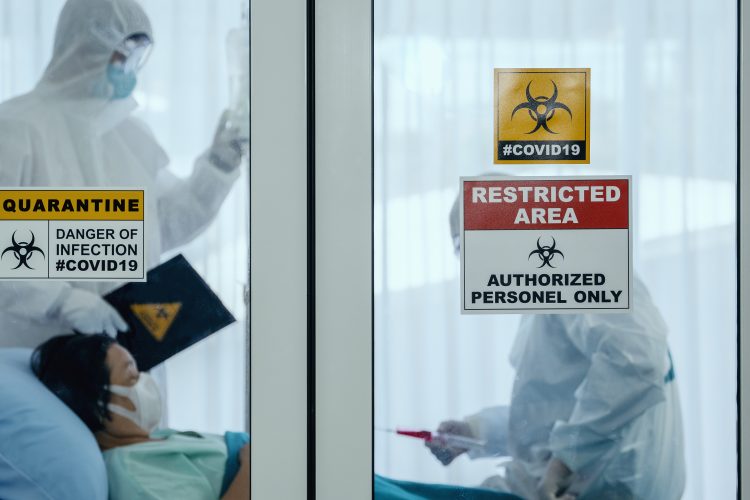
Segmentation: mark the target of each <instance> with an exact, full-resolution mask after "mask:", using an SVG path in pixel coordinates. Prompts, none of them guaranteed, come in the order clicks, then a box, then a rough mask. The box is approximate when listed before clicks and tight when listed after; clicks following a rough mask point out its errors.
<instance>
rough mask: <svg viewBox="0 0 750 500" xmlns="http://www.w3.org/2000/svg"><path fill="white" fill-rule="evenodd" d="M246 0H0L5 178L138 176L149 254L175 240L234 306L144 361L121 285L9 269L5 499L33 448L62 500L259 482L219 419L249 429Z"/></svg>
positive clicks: (1, 427)
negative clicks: (156, 359) (162, 358)
mask: <svg viewBox="0 0 750 500" xmlns="http://www.w3.org/2000/svg"><path fill="white" fill-rule="evenodd" d="M247 3H248V2H246V1H240V0H225V1H223V2H215V1H208V0H201V1H198V2H192V3H191V4H190V6H189V7H186V6H185V5H184V4H183V3H182V2H178V1H167V2H164V1H158V2H154V1H150V0H144V1H143V2H137V1H135V0H67V1H65V2H63V1H55V0H52V1H50V2H44V5H42V4H41V3H38V4H34V3H28V2H20V3H19V2H11V1H0V11H1V12H2V16H3V20H9V19H12V20H13V22H12V23H10V22H6V23H0V24H2V27H0V75H2V76H1V77H0V100H2V101H3V102H2V104H0V190H1V189H2V188H4V187H24V188H33V187H46V186H49V187H71V188H79V187H80V188H145V190H146V191H145V196H146V200H145V213H146V235H145V245H146V264H147V267H148V268H153V267H155V266H156V265H157V264H159V263H160V262H161V261H163V260H166V258H167V257H171V256H173V255H174V254H176V253H183V254H184V255H185V256H186V258H187V260H188V261H190V262H191V264H192V265H193V266H194V267H195V268H196V270H197V271H198V273H199V274H201V275H202V276H203V277H204V278H205V280H206V281H207V282H208V284H209V286H210V287H211V288H212V289H213V290H214V291H215V292H216V294H217V295H218V296H219V297H220V299H221V300H222V301H223V302H224V303H225V305H226V306H227V308H228V309H230V310H231V311H232V313H233V314H234V316H235V317H236V318H237V319H238V321H237V322H236V323H235V324H233V325H232V326H231V327H228V328H227V329H226V330H224V331H222V332H220V333H217V334H216V335H213V336H212V337H211V338H209V339H207V340H205V341H204V342H201V343H199V344H196V345H195V346H193V347H191V348H190V349H188V350H186V351H183V352H181V353H180V354H178V355H177V356H175V357H173V358H170V359H169V360H168V361H167V362H166V363H165V364H166V365H167V366H166V367H165V366H158V367H156V368H154V369H153V370H151V371H150V374H145V373H140V372H139V370H138V366H137V363H136V362H135V360H134V359H133V357H132V356H131V353H130V352H129V351H127V350H126V349H125V348H124V347H123V346H121V345H120V344H118V343H116V342H114V341H113V340H112V336H114V334H115V333H116V332H117V331H118V330H120V331H122V330H124V329H126V328H127V325H126V324H125V322H124V321H123V320H122V318H121V317H120V316H119V314H118V312H117V311H116V310H115V309H114V308H112V307H111V306H110V305H109V304H108V303H107V302H106V301H105V300H104V299H103V298H102V296H103V294H105V293H107V292H109V291H111V290H113V289H115V288H117V287H118V286H120V285H121V284H122V283H118V282H81V281H78V282H75V281H71V282H45V281H37V282H2V283H0V322H2V324H3V329H2V331H1V332H0V373H2V374H3V375H2V377H0V378H2V379H3V380H4V381H6V382H7V381H8V380H12V381H14V382H15V381H17V382H18V383H17V384H16V383H3V384H1V385H0V400H2V401H3V402H4V404H3V405H0V407H1V408H0V422H1V424H0V442H2V443H3V444H4V446H7V447H8V448H7V449H5V448H4V449H3V450H1V451H2V454H3V456H7V454H6V452H7V451H8V450H12V452H13V460H18V462H11V463H9V464H8V463H6V464H5V465H0V469H2V470H0V476H3V477H4V478H5V480H4V481H2V482H1V483H2V484H0V497H2V498H26V497H28V494H24V492H27V491H28V490H23V489H21V488H22V487H23V484H26V483H24V482H23V481H24V480H27V479H28V478H26V479H24V478H25V476H24V477H21V475H20V474H18V473H14V472H13V471H29V470H34V471H36V470H37V469H38V466H36V467H35V468H34V467H30V466H29V465H28V464H29V463H31V464H32V465H34V464H38V463H44V464H45V468H44V470H43V471H42V473H40V475H39V477H36V476H34V477H32V478H31V479H32V481H31V482H32V483H33V484H36V481H39V482H40V484H41V482H44V481H46V482H48V483H49V484H46V483H45V484H44V487H43V488H42V490H44V491H49V492H51V493H50V495H51V496H53V497H55V498H107V495H108V494H109V496H110V498H128V499H130V498H136V497H138V496H144V495H145V496H149V497H153V498H172V497H173V496H174V491H176V489H179V488H187V489H188V490H190V491H193V492H195V494H198V495H199V496H202V497H206V498H219V497H223V496H224V495H225V494H227V495H229V497H230V498H247V497H248V496H249V448H248V446H247V445H246V443H247V440H248V437H247V434H245V433H243V432H239V433H226V434H225V433H224V431H226V430H227V429H231V430H237V431H243V430H246V429H247V422H246V417H247V397H246V392H247V385H246V379H245V377H246V373H247V370H246V357H245V352H246V327H247V325H246V310H245V308H246V304H245V301H244V298H245V293H246V285H247V276H248V262H247V257H248V256H247V251H248V244H247V243H248V219H249V214H248V192H247V186H248V182H247V177H248V171H247V170H248V169H247V168H246V158H247V154H246V153H247V128H248V127H247V124H246V123H242V120H245V119H249V117H248V115H247V114H246V113H244V111H245V110H244V109H242V102H241V95H240V94H241V93H242V91H243V89H242V83H243V82H239V83H237V82H235V80H237V79H238V78H240V79H241V78H242V76H243V74H242V68H240V67H239V66H240V65H241V62H240V61H238V60H237V59H238V58H241V57H242V54H239V55H238V54H236V52H238V51H239V52H241V47H240V45H241V43H242V40H243V39H245V40H246V37H245V38H243V37H242V36H241V35H242V33H246V31H247V29H246V28H247V27H246V25H245V26H244V31H243V30H242V28H240V27H241V26H243V22H246V20H247V19H246V18H245V19H244V20H243V18H242V15H241V13H242V11H243V10H244V11H247ZM241 7H242V8H241ZM207 13H208V14H210V15H207ZM233 28H240V30H239V33H240V34H239V36H234V37H232V39H233V41H232V44H231V45H232V50H233V51H234V52H233V54H232V56H233V57H232V71H231V75H229V74H228V71H227V67H226V65H227V58H226V57H224V56H225V48H226V45H225V42H226V37H227V33H228V32H229V31H230V30H231V29H233ZM235 33H238V32H235ZM229 76H231V77H232V81H233V83H232V85H233V87H236V86H239V87H240V88H239V89H237V90H235V91H234V92H233V96H232V97H233V101H232V104H234V105H235V109H234V110H233V111H235V113H228V112H224V113H222V109H223V108H226V107H227V106H228V105H229V104H230V99H229V96H228V95H227V93H228V91H229V89H228V88H227V87H228V86H227V85H226V82H227V79H228V77H229ZM243 113H244V114H243ZM173 285H174V284H173ZM165 286H167V285H165ZM179 292H181V293H186V294H187V293H190V292H191V291H190V290H179ZM176 295H179V293H177V294H176ZM175 300H177V299H175ZM145 305H164V304H145ZM166 305H173V304H166ZM175 310H177V309H175ZM160 311H161V312H163V313H165V314H168V313H167V312H165V311H166V309H165V308H162V309H161V310H160ZM174 314H179V312H177V313H174ZM71 331H75V332H77V333H76V334H70V332H71ZM152 333H153V332H152ZM166 335H169V332H167V333H166ZM154 337H157V335H156V334H154ZM159 340H162V339H159ZM40 344H41V346H40ZM36 346H40V347H38V350H37V354H36V355H35V356H33V358H32V359H34V360H35V362H34V364H33V367H34V372H33V373H32V371H31V368H30V366H29V359H30V358H29V357H30V356H31V350H30V349H28V348H31V347H36ZM17 347H24V348H27V349H24V350H18V349H11V348H17ZM19 360H20V361H19ZM34 375H36V376H37V377H38V380H37V378H34ZM40 381H41V383H40ZM48 389H49V390H48ZM7 401H12V403H11V404H7ZM61 402H62V403H64V404H62V403H61ZM84 424H85V425H84ZM175 429H180V430H191V429H195V430H198V431H201V432H206V434H198V433H196V432H192V431H190V432H178V431H176V430H175ZM92 433H94V434H95V437H96V440H94V435H92ZM209 433H210V434H209ZM53 438H54V439H57V440H58V441H52V440H53ZM97 443H98V444H99V448H97V446H96V445H97ZM40 444H41V446H39V445H40ZM35 447H36V448H35ZM27 449H28V450H29V451H25V450H27ZM101 451H105V454H104V460H102V454H101ZM204 459H205V460H204ZM202 460H203V461H202ZM55 464H58V465H55ZM60 464H61V465H60ZM148 471H151V472H150V473H149V472H148ZM8 478H10V479H8ZM107 478H109V491H107ZM181 478H182V479H181ZM185 481H189V482H190V484H188V483H186V482H185ZM76 488H79V489H76Z"/></svg>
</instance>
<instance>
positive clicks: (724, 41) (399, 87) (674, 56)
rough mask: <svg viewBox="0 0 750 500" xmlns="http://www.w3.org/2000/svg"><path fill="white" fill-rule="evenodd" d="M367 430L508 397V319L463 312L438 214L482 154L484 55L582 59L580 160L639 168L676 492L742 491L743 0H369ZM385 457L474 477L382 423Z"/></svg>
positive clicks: (483, 163) (488, 74)
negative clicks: (675, 397) (587, 119)
mask: <svg viewBox="0 0 750 500" xmlns="http://www.w3.org/2000/svg"><path fill="white" fill-rule="evenodd" d="M374 3H375V292H376V298H375V309H376V311H375V425H376V427H381V428H393V427H396V426H402V427H412V428H429V429H433V428H435V427H436V426H437V424H438V423H439V422H440V421H441V420H443V419H446V418H461V417H463V416H466V415H468V414H471V413H473V412H475V411H477V410H479V409H480V408H482V407H485V406H490V405H496V404H507V403H508V402H509V399H510V388H511V385H512V382H513V371H512V369H511V367H510V365H509V362H508V354H509V349H510V346H511V343H512V340H513V337H514V332H515V328H516V325H517V322H518V317H517V316H460V314H459V312H458V311H459V299H458V296H459V284H458V262H457V259H456V257H455V256H454V255H453V249H452V242H451V240H450V237H449V233H448V212H449V210H450V206H451V203H452V202H453V199H454V197H455V196H456V194H457V191H458V177H459V176H460V175H476V174H480V173H483V172H487V171H497V170H498V169H497V168H495V167H494V166H493V165H492V156H491V154H492V147H493V143H492V134H493V131H492V123H493V122H492V92H493V87H492V70H493V68H495V67H498V68H502V67H505V68H523V67H550V68H554V67H590V68H591V81H592V87H591V89H592V92H591V95H592V101H591V104H592V111H591V129H592V131H591V143H592V147H591V157H592V160H591V164H590V165H582V166H526V165H524V166H516V167H505V170H506V171H508V172H513V173H516V174H519V175H522V174H530V175H545V174H550V175H552V174H561V173H565V174H573V173H575V174H592V175H596V174H614V173H618V174H632V175H633V180H634V190H633V192H634V212H635V214H634V215H635V233H634V236H635V239H634V254H635V257H634V264H635V266H634V267H635V271H636V273H638V275H639V276H640V277H641V278H642V279H643V280H644V281H645V282H646V284H647V285H648V287H649V288H650V290H651V293H652V295H653V297H654V300H655V301H656V303H657V304H658V306H659V307H660V309H661V311H662V314H663V315H664V317H665V319H666V321H667V323H668V325H669V327H670V344H671V348H672V352H673V357H674V364H675V368H676V373H677V380H678V382H679V384H680V390H681V398H682V410H683V416H684V423H685V440H686V460H687V466H688V484H687V491H686V494H685V496H684V498H686V499H691V500H700V499H705V498H734V497H735V495H736V487H737V476H736V465H737V457H736V453H735V449H736V441H735V440H736V432H735V431H736V418H737V408H736V400H735V397H736V338H737V331H736V274H735V273H736V259H735V186H736V183H735V175H736V140H737V139H736V130H735V127H736V108H737V97H736V92H737V90H736V74H737V73H736V71H737V63H736V59H737V33H736V24H737V11H736V1H734V0H663V1H659V2H653V1H649V0H597V1H593V0H590V1H584V0H558V1H552V0H544V1H541V0H535V1H517V0H516V1H511V0H461V1H458V0H453V1H451V0H375V2H374ZM375 445H376V451H375V468H376V472H377V473H380V474H384V475H387V476H391V477H396V478H401V479H410V480H417V481H432V482H449V483H459V484H466V485H476V484H478V483H479V482H481V481H482V479H483V478H485V477H486V476H489V475H491V474H495V473H497V468H496V465H497V461H493V460H486V461H475V462H472V461H469V460H468V459H466V458H465V457H462V458H460V459H459V460H457V461H456V462H455V463H454V464H452V465H451V466H450V467H447V468H444V467H442V466H441V465H439V463H438V462H437V461H436V460H434V459H433V458H432V457H431V456H430V455H429V454H428V453H427V451H426V450H425V449H424V448H423V447H422V446H420V445H419V443H418V442H416V441H411V440H409V439H407V438H402V437H396V436H392V435H390V434H386V433H383V432H379V431H376V435H375Z"/></svg>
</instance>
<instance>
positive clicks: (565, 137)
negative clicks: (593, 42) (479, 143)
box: [493, 68, 591, 163]
mask: <svg viewBox="0 0 750 500" xmlns="http://www.w3.org/2000/svg"><path fill="white" fill-rule="evenodd" d="M590 90H591V70H590V69H588V68H553V69H538V68H537V69H528V68H527V69H495V104H494V107H495V109H494V119H495V141H494V145H495V151H494V153H493V154H494V159H495V163H589V162H590V158H589V142H590V141H589V135H590V131H591V130H590V126H589V115H590V113H591V104H590V103H591V95H590Z"/></svg>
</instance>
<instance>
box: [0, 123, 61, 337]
mask: <svg viewBox="0 0 750 500" xmlns="http://www.w3.org/2000/svg"><path fill="white" fill-rule="evenodd" d="M32 141H33V137H32V133H31V131H30V129H29V127H28V126H25V125H24V124H23V123H19V122H15V121H13V120H0V186H2V187H17V186H23V185H25V184H26V182H25V179H24V175H28V173H29V172H30V171H32V169H33V167H34V165H33V162H34V159H33V153H32V151H33V147H32V146H33V144H32ZM69 289H70V285H69V284H67V283H65V282H61V281H3V282H0V310H2V311H4V312H10V313H12V314H13V315H15V316H20V317H24V318H31V319H33V320H35V321H38V322H42V323H43V322H45V321H49V322H53V321H54V319H53V317H52V316H51V312H52V310H53V309H54V307H53V306H55V307H56V306H57V305H58V303H59V302H60V301H61V300H62V298H63V295H64V292H65V291H66V290H69Z"/></svg>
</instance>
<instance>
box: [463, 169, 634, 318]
mask: <svg viewBox="0 0 750 500" xmlns="http://www.w3.org/2000/svg"><path fill="white" fill-rule="evenodd" d="M461 184H462V190H461V192H462V203H461V210H462V212H461V301H462V302H461V312H462V313H469V314H470V313H490V312H499V313H565V312H587V311H588V312H592V311H596V312H626V311H628V310H629V309H630V307H631V303H630V290H631V288H632V265H631V263H632V257H631V255H632V251H631V248H632V243H631V242H632V238H631V208H630V200H631V195H630V178H629V177H600V178H592V177H548V178H541V177H506V178H496V177H473V178H462V179H461Z"/></svg>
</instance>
